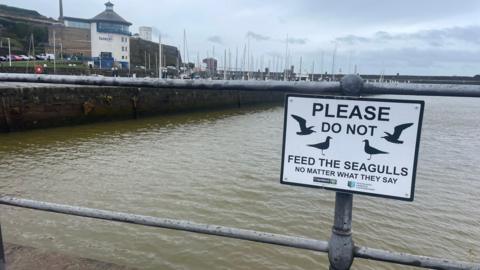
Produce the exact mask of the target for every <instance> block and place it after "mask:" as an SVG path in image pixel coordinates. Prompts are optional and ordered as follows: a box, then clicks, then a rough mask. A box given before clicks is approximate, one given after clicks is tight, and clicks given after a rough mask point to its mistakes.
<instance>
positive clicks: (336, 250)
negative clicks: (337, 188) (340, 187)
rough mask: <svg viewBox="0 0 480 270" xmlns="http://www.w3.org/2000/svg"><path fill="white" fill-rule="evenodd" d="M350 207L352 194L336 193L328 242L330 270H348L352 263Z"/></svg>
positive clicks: (352, 246) (353, 246) (352, 245)
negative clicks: (333, 215)
mask: <svg viewBox="0 0 480 270" xmlns="http://www.w3.org/2000/svg"><path fill="white" fill-rule="evenodd" d="M352 205H353V195H352V194H348V193H341V192H337V194H336V195H335V217H334V219H333V228H332V236H331V237H330V241H329V242H328V260H329V261H330V270H348V269H350V266H351V265H352V263H353V258H354V248H355V245H354V244H353V239H352Z"/></svg>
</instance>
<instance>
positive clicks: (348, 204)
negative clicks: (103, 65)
mask: <svg viewBox="0 0 480 270" xmlns="http://www.w3.org/2000/svg"><path fill="white" fill-rule="evenodd" d="M0 81H13V82H36V83H56V84H58V83H66V84H82V85H99V86H103V85H105V86H128V87H154V88H175V89H198V90H244V91H284V92H302V93H332V94H344V95H367V94H401V95H429V96H463V97H480V86H472V85H455V84H452V85H441V84H431V85H430V84H404V83H398V84H392V85H390V84H385V83H364V82H363V80H362V79H361V78H360V77H359V76H356V75H348V76H345V77H344V78H343V79H342V80H341V81H340V82H318V83H308V82H295V83H292V82H258V81H254V82H251V81H180V80H158V79H155V80H154V79H130V78H129V79H126V78H91V77H77V76H51V75H25V74H0ZM0 204H3V205H9V206H15V207H22V208H30V209H35V210H41V211H48V212H54V213H60V214H67V215H73V216H81V217H88V218H95V219H102V220H109V221H117V222H124V223H131V224H138V225H144V226H151V227H159V228H166V229H173V230H181V231H188V232H194V233H202V234H209V235H215V236H222V237H228V238H235V239H242V240H248V241H254V242H261V243H267V244H274V245H281V246H287V247H292V248H299V249H306V250H312V251H319V252H326V253H328V258H329V262H330V269H332V270H347V269H350V266H351V265H352V263H353V260H354V258H363V259H370V260H375V261H383V262H390V263H395V264H401V265H410V266H416V267H422V268H430V269H452V270H456V269H470V270H480V263H473V262H462V261H455V260H448V259H443V258H433V257H427V256H418V255H412V254H406V253H398V252H390V251H384V250H379V249H372V248H368V247H361V246H356V245H355V244H354V242H353V238H352V230H351V229H352V205H353V195H352V194H348V193H340V192H337V193H336V199H335V215H334V224H333V228H332V234H331V237H330V240H329V241H328V242H327V241H320V240H315V239H307V238H301V237H294V236H285V235H279V234H271V233H266V232H258V231H252V230H243V229H237V228H230V227H224V226H219V225H211V224H198V223H194V222H190V221H183V220H174V219H165V218H156V217H150V216H142V215H135V214H129V213H122V212H114V211H106V210H99V209H91V208H84V207H77V206H70V205H62V204H54V203H48V202H39V201H33V200H26V199H20V198H14V197H9V196H3V197H0ZM1 240H2V238H1V227H0V270H5V257H4V252H3V244H2V241H1Z"/></svg>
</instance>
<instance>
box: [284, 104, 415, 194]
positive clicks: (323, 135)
mask: <svg viewBox="0 0 480 270" xmlns="http://www.w3.org/2000/svg"><path fill="white" fill-rule="evenodd" d="M423 107H424V102H423V101H412V100H389V99H367V98H365V99H357V98H344V97H316V96H302V95H287V97H286V101H285V123H284V137H283V157H282V174H281V180H280V181H281V183H283V184H292V185H302V186H309V187H320V188H325V189H331V190H336V191H341V192H348V193H360V194H365V195H372V196H380V197H387V198H394V199H399V200H406V201H413V195H414V190H415V175H416V168H417V156H418V146H419V143H420V130H421V126H422V118H423Z"/></svg>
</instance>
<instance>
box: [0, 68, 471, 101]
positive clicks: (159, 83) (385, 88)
mask: <svg viewBox="0 0 480 270" xmlns="http://www.w3.org/2000/svg"><path fill="white" fill-rule="evenodd" d="M352 78H354V79H355V80H353V81H354V84H353V85H352V84H347V83H344V82H346V81H349V79H352ZM1 81H5V82H28V83H53V84H76V85H96V86H124V87H145V88H169V89H178V90H181V89H197V90H242V91H280V92H296V93H329V94H330V93H336V94H346V95H365V94H395V95H425V96H459V97H480V85H466V84H437V83H435V84H419V83H363V80H362V79H361V78H360V77H359V76H357V75H346V76H344V77H343V78H342V83H340V82H324V81H322V82H303V81H302V82H288V81H286V82H285V81H243V80H177V79H157V78H125V77H94V76H70V75H34V74H15V73H0V82H1ZM352 88H353V89H352ZM355 88H357V89H355Z"/></svg>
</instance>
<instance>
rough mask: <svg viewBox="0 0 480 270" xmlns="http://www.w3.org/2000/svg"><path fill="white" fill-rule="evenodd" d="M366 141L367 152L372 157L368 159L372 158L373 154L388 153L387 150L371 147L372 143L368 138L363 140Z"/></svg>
mask: <svg viewBox="0 0 480 270" xmlns="http://www.w3.org/2000/svg"><path fill="white" fill-rule="evenodd" d="M363 141H364V142H365V148H364V150H365V153H367V154H369V155H370V157H369V158H368V160H370V159H372V155H378V154H388V153H387V152H384V151H381V150H378V149H377V148H374V147H371V146H370V143H368V140H363Z"/></svg>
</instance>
